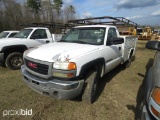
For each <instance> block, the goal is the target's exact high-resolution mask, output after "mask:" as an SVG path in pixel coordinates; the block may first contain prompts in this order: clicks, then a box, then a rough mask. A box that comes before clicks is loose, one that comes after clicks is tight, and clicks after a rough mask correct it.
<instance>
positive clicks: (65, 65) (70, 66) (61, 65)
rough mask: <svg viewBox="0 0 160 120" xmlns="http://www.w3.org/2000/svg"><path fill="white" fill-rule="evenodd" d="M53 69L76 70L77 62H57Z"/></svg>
mask: <svg viewBox="0 0 160 120" xmlns="http://www.w3.org/2000/svg"><path fill="white" fill-rule="evenodd" d="M53 69H60V70H75V69H76V64H75V63H74V62H55V63H54V64H53Z"/></svg>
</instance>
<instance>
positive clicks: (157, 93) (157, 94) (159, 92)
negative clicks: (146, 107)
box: [151, 87, 160, 119]
mask: <svg viewBox="0 0 160 120" xmlns="http://www.w3.org/2000/svg"><path fill="white" fill-rule="evenodd" d="M151 96H152V98H153V100H154V101H155V102H156V103H157V104H158V105H160V88H158V87H156V88H154V90H153V91H152V95H151ZM151 111H152V113H153V114H154V115H155V116H156V117H157V118H159V119H160V113H159V112H158V111H157V110H156V109H155V108H154V107H153V106H152V105H151Z"/></svg>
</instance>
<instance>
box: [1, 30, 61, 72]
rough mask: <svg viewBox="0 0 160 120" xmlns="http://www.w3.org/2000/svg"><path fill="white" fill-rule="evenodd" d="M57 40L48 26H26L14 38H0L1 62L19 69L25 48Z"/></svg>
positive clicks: (11, 67)
mask: <svg viewBox="0 0 160 120" xmlns="http://www.w3.org/2000/svg"><path fill="white" fill-rule="evenodd" d="M61 36H62V35H61ZM55 40H56V39H55V37H54V38H53V37H52V34H51V33H50V31H49V29H48V28H44V27H29V28H24V29H22V30H21V31H20V32H19V33H17V34H16V35H15V36H14V38H9V39H7V38H6V39H5V40H4V39H3V40H0V64H1V65H2V66H3V65H6V66H7V67H8V68H9V69H13V70H15V69H19V68H20V67H21V65H22V64H23V59H22V56H23V52H24V51H25V50H27V49H28V48H32V47H35V46H38V45H42V44H46V43H51V42H55Z"/></svg>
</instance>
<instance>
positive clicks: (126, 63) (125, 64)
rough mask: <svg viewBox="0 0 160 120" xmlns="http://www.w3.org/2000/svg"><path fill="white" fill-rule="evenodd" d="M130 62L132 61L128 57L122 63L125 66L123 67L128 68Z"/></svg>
mask: <svg viewBox="0 0 160 120" xmlns="http://www.w3.org/2000/svg"><path fill="white" fill-rule="evenodd" d="M131 62H132V60H131V58H129V59H128V60H127V61H126V62H125V63H124V67H125V68H129V66H130V65H131Z"/></svg>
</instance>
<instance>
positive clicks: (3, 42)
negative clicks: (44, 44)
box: [0, 38, 22, 49]
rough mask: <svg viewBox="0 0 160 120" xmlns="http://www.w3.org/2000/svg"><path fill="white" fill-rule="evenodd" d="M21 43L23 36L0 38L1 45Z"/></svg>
mask: <svg viewBox="0 0 160 120" xmlns="http://www.w3.org/2000/svg"><path fill="white" fill-rule="evenodd" d="M13 41H14V42H13ZM20 43H22V39H21V38H2V39H0V47H4V46H8V45H14V44H16V45H17V44H20ZM0 49H1V48H0Z"/></svg>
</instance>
